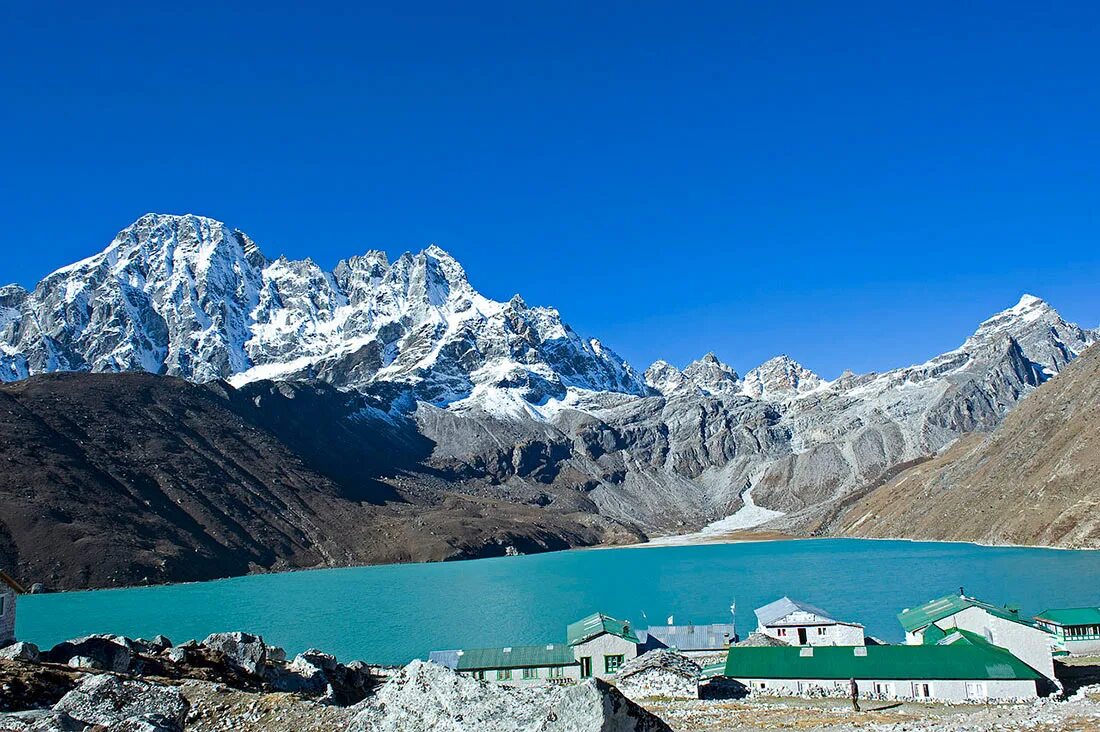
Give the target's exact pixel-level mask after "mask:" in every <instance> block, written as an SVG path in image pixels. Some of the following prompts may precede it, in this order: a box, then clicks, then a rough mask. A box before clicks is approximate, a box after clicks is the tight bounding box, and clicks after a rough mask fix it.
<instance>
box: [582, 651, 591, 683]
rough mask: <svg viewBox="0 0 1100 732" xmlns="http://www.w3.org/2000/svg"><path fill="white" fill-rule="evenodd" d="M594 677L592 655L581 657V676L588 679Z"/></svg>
mask: <svg viewBox="0 0 1100 732" xmlns="http://www.w3.org/2000/svg"><path fill="white" fill-rule="evenodd" d="M591 677H592V657H591V656H582V657H581V678H582V679H587V678H591Z"/></svg>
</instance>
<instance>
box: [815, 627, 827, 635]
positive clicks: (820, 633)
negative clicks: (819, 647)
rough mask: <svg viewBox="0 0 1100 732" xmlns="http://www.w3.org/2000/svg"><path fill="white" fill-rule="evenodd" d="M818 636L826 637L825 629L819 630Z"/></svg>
mask: <svg viewBox="0 0 1100 732" xmlns="http://www.w3.org/2000/svg"><path fill="white" fill-rule="evenodd" d="M817 634H818V635H825V629H824V628H818V629H817Z"/></svg>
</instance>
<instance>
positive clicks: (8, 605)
mask: <svg viewBox="0 0 1100 732" xmlns="http://www.w3.org/2000/svg"><path fill="white" fill-rule="evenodd" d="M15 598H16V595H15V592H14V591H13V590H12V589H11V588H10V587H8V586H7V585H5V584H4V583H2V582H0V602H2V603H3V605H4V612H3V614H0V646H6V645H8V644H10V643H11V642H12V641H14V640H15Z"/></svg>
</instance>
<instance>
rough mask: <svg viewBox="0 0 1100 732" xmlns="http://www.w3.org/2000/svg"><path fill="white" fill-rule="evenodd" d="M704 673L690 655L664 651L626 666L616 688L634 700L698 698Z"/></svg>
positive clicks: (618, 677) (622, 669)
mask: <svg viewBox="0 0 1100 732" xmlns="http://www.w3.org/2000/svg"><path fill="white" fill-rule="evenodd" d="M702 670H703V669H702V667H700V666H699V664H697V663H695V662H694V661H692V660H691V659H690V658H688V657H687V656H685V655H683V654H681V653H677V652H675V651H670V650H667V649H663V648H661V649H658V650H655V651H649V652H648V653H643V654H642V655H640V656H638V657H637V658H635V659H633V660H630V661H627V662H626V663H625V664H623V667H622V668H621V669H619V673H618V674H617V676H616V686H617V687H618V688H619V691H621V692H622V693H623V694H624V695H625V696H626V697H627V698H629V699H633V700H635V701H636V700H638V699H651V698H655V697H661V698H671V699H698V698H699V677H700V674H701V673H702Z"/></svg>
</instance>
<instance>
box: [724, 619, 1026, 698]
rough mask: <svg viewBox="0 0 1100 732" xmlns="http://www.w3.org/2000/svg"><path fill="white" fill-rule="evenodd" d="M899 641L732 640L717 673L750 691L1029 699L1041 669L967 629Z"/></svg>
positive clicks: (905, 696)
mask: <svg viewBox="0 0 1100 732" xmlns="http://www.w3.org/2000/svg"><path fill="white" fill-rule="evenodd" d="M952 635H953V636H955V638H956V640H954V641H952V642H949V643H943V642H942V641H943V640H944V639H943V638H941V639H940V642H936V643H929V644H927V645H904V646H817V647H803V648H797V647H782V646H756V647H733V648H730V650H729V655H728V656H727V657H726V667H725V673H724V675H725V676H726V677H728V678H730V679H734V680H735V681H737V682H738V683H740V684H741V685H743V686H744V687H745V688H746V689H747V690H749V691H750V692H751V693H753V694H761V695H775V696H793V695H805V694H813V695H817V694H825V695H827V696H847V695H848V694H849V693H850V688H849V684H850V682H851V680H853V679H854V680H855V682H856V686H857V691H858V693H859V695H860V696H864V697H870V698H877V699H927V700H937V701H956V702H958V701H986V700H1015V699H1034V698H1036V697H1037V696H1038V683H1039V682H1041V681H1043V676H1042V675H1041V674H1040V673H1039V672H1037V671H1036V670H1035V669H1033V668H1031V667H1030V666H1028V665H1027V664H1026V663H1024V662H1022V661H1021V660H1020V659H1018V658H1016V656H1014V655H1013V654H1011V653H1009V652H1008V651H1007V650H1005V649H1004V648H999V647H997V646H994V645H991V644H989V643H988V642H986V641H985V640H984V639H983V638H981V636H978V635H976V634H970V633H969V631H958V632H956V631H952V633H948V634H945V636H944V638H949V637H951V636H952Z"/></svg>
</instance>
